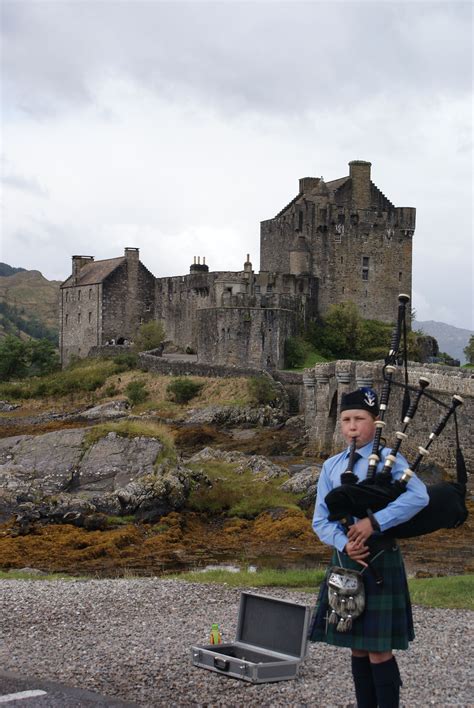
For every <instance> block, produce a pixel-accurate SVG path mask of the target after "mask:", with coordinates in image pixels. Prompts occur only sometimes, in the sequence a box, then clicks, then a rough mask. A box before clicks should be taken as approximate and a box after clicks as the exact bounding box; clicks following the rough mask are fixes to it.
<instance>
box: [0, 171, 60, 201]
mask: <svg viewBox="0 0 474 708" xmlns="http://www.w3.org/2000/svg"><path fill="white" fill-rule="evenodd" d="M0 181H1V182H2V184H4V185H5V186H6V187H12V188H13V189H19V190H20V191H22V192H27V193H28V194H32V195H33V196H35V197H47V196H48V191H47V190H46V189H44V188H43V187H42V186H41V185H40V183H39V182H38V181H37V180H35V179H29V178H27V177H22V176H21V175H15V174H6V175H2V177H1V179H0Z"/></svg>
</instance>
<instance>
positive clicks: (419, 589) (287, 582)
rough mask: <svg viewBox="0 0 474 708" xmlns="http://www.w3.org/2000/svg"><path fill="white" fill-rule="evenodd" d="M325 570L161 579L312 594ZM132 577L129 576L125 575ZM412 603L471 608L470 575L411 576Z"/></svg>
mask: <svg viewBox="0 0 474 708" xmlns="http://www.w3.org/2000/svg"><path fill="white" fill-rule="evenodd" d="M324 574H325V571H324V570H322V569H315V570H273V569H271V568H266V569H265V568H264V569H262V570H259V571H257V572H250V571H248V570H240V571H238V572H231V571H228V570H223V569H222V570H221V569H218V570H209V571H206V572H200V571H190V572H187V573H178V574H174V575H166V576H164V578H165V579H175V580H184V581H187V582H191V583H203V584H221V585H226V586H227V587H235V588H259V589H264V588H272V587H276V588H288V589H289V590H299V591H300V592H307V593H308V594H313V595H316V593H317V591H318V588H319V586H320V584H321V582H322V581H323V580H324ZM127 577H128V579H132V578H133V575H130V576H127ZM0 580H43V581H45V580H47V581H55V580H86V577H85V576H81V577H80V578H79V577H71V576H68V575H64V574H60V573H37V572H28V571H16V570H10V571H9V572H4V571H0ZM408 585H409V588H410V595H411V599H412V603H413V604H414V605H421V606H423V607H437V608H449V609H464V610H474V575H449V576H445V577H440V578H411V579H410V580H409V581H408Z"/></svg>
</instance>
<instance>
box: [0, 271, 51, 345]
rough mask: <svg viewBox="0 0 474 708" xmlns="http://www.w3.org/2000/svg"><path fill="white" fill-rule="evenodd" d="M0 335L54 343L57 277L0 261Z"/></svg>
mask: <svg viewBox="0 0 474 708" xmlns="http://www.w3.org/2000/svg"><path fill="white" fill-rule="evenodd" d="M0 266H1V270H0V272H7V273H9V274H8V275H0V337H2V336H5V335H7V334H13V335H15V336H18V337H23V338H27V337H33V338H34V339H42V338H46V339H49V340H50V341H52V342H53V343H55V344H57V340H58V328H59V324H58V318H59V306H58V295H59V286H60V284H61V283H60V281H59V280H47V279H46V278H45V277H44V276H43V275H42V274H41V273H40V272H39V271H38V270H25V269H24V268H12V267H11V266H9V265H7V264H6V263H1V264H0Z"/></svg>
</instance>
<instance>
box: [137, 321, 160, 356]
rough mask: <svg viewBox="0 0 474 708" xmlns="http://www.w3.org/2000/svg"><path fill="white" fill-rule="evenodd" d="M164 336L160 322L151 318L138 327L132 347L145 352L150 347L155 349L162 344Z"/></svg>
mask: <svg viewBox="0 0 474 708" xmlns="http://www.w3.org/2000/svg"><path fill="white" fill-rule="evenodd" d="M164 338H165V330H164V328H163V325H162V323H161V322H157V321H155V320H152V321H151V322H144V323H143V324H142V325H140V327H139V328H138V331H137V334H136V335H135V340H134V347H135V350H136V351H139V352H146V351H149V350H150V349H156V348H157V347H159V346H160V344H162V342H163V340H164Z"/></svg>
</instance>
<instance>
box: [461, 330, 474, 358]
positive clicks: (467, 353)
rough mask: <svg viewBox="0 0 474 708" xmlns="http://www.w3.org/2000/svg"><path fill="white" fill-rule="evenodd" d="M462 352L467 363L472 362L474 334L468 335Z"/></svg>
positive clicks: (473, 356)
mask: <svg viewBox="0 0 474 708" xmlns="http://www.w3.org/2000/svg"><path fill="white" fill-rule="evenodd" d="M463 352H464V356H465V357H466V359H467V362H468V364H474V334H471V336H470V337H469V342H468V343H467V345H466V346H465V347H464V349H463Z"/></svg>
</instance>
